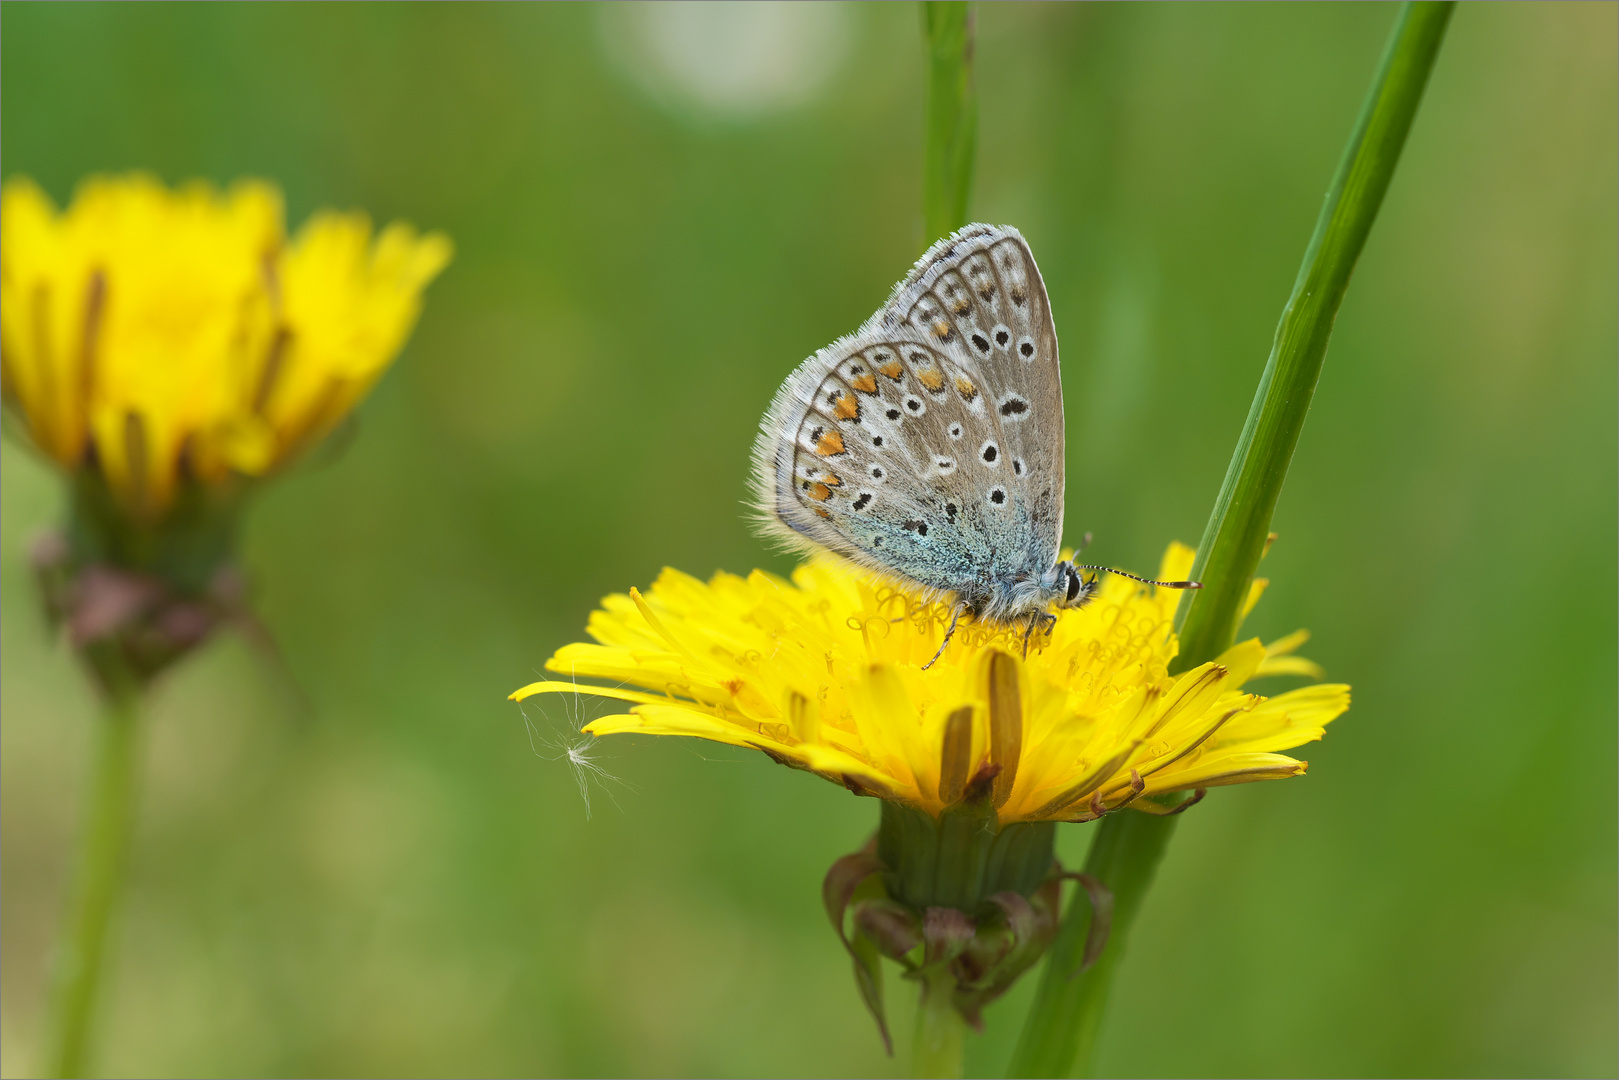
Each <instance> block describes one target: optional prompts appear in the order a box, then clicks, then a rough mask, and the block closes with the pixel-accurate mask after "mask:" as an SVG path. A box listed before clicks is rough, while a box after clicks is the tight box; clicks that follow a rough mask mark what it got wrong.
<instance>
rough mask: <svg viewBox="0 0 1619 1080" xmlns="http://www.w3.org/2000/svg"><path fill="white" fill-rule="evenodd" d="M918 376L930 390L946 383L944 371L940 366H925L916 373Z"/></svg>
mask: <svg viewBox="0 0 1619 1080" xmlns="http://www.w3.org/2000/svg"><path fill="white" fill-rule="evenodd" d="M916 378H917V380H918V381H919V382H920V383H921V384H922V385H923V386H925V387H927V388H928V389H929V390H938V389H939V388H940V387H942V386H943V385H944V372H942V371H940V370H939V369H938V368H923V369H922V370H921V371H918V372H917V373H916Z"/></svg>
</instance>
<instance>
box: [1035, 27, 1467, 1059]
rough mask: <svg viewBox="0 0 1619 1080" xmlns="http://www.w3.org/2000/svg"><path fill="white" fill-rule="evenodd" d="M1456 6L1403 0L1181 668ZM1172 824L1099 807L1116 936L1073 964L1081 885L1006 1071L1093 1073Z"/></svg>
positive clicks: (1257, 402) (1226, 627)
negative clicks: (1119, 975)
mask: <svg viewBox="0 0 1619 1080" xmlns="http://www.w3.org/2000/svg"><path fill="white" fill-rule="evenodd" d="M1452 7H1453V5H1452V3H1450V2H1448V0H1445V2H1420V3H1407V4H1405V5H1404V6H1403V7H1402V8H1401V9H1400V12H1399V15H1398V17H1397V19H1396V21H1395V26H1394V31H1393V34H1392V35H1391V36H1390V39H1389V43H1388V46H1387V48H1386V49H1385V50H1384V53H1383V58H1382V62H1381V63H1380V65H1379V66H1378V70H1377V75H1376V77H1375V79H1374V80H1373V82H1372V87H1371V90H1370V92H1369V93H1368V94H1367V97H1366V101H1365V104H1364V105H1363V106H1362V108H1361V113H1360V118H1359V120H1358V121H1357V122H1356V124H1355V129H1354V133H1353V134H1352V135H1351V136H1350V139H1349V145H1348V147H1347V148H1346V149H1345V151H1344V155H1343V159H1342V160H1341V161H1340V163H1339V165H1338V171H1337V174H1336V176H1334V178H1333V181H1332V186H1331V187H1330V188H1329V189H1328V191H1327V197H1326V202H1325V204H1324V205H1323V206H1322V209H1321V216H1320V217H1319V218H1318V219H1317V221H1316V227H1315V233H1314V235H1313V236H1312V237H1311V238H1310V246H1309V248H1308V249H1307V250H1306V251H1305V254H1304V263H1303V265H1302V266H1301V267H1300V269H1299V275H1298V279H1297V281H1296V282H1295V283H1294V286H1293V295H1292V296H1291V297H1290V298H1289V299H1288V302H1287V306H1286V307H1285V308H1284V309H1283V310H1282V318H1281V322H1280V324H1279V325H1278V326H1277V328H1276V337H1275V340H1274V342H1273V343H1272V346H1271V352H1270V357H1269V359H1268V360H1267V361H1266V363H1265V371H1264V374H1263V375H1261V376H1260V380H1259V389H1258V391H1257V392H1256V393H1255V395H1254V402H1253V406H1252V408H1251V409H1250V411H1249V414H1248V420H1247V423H1246V424H1244V426H1243V429H1242V435H1241V437H1240V438H1239V439H1238V440H1237V448H1236V452H1235V453H1234V454H1233V455H1232V458H1231V465H1230V467H1229V468H1228V470H1227V471H1226V476H1225V481H1224V483H1223V484H1222V485H1221V487H1220V494H1219V497H1218V498H1217V499H1216V500H1215V504H1214V512H1213V514H1212V515H1211V516H1210V518H1209V524H1208V527H1207V529H1206V530H1205V531H1204V534H1203V540H1202V543H1201V544H1199V546H1198V552H1197V561H1196V562H1195V564H1194V566H1193V571H1192V576H1193V577H1194V578H1196V579H1198V580H1200V581H1202V582H1203V585H1204V587H1203V589H1202V590H1201V591H1199V592H1196V593H1192V594H1190V595H1189V596H1187V597H1186V598H1185V599H1183V600H1182V603H1181V609H1180V618H1179V628H1180V634H1181V648H1180V654H1179V656H1178V657H1177V663H1176V670H1186V669H1187V668H1191V667H1195V666H1196V665H1198V664H1202V663H1204V662H1206V661H1208V660H1212V659H1214V658H1215V657H1216V656H1218V655H1219V654H1220V653H1221V652H1223V651H1224V650H1225V649H1226V648H1227V647H1229V646H1230V645H1231V644H1232V643H1233V641H1235V639H1236V633H1237V625H1238V622H1239V621H1240V618H1241V609H1242V601H1243V598H1244V597H1245V596H1246V595H1247V592H1248V585H1249V582H1250V581H1252V579H1253V576H1254V571H1255V570H1256V569H1257V568H1258V566H1259V558H1260V556H1261V554H1263V552H1264V547H1265V538H1266V536H1267V535H1268V533H1269V531H1270V522H1271V514H1272V511H1274V510H1275V507H1276V500H1277V497H1278V496H1279V495H1280V494H1281V490H1282V482H1283V480H1284V479H1285V478H1286V476H1287V467H1288V464H1289V463H1290V462H1291V461H1292V458H1293V451H1294V449H1295V448H1296V447H1297V446H1298V441H1299V433H1300V431H1302V430H1303V427H1304V418H1305V416H1306V415H1307V414H1308V412H1309V410H1310V401H1311V399H1312V398H1313V397H1314V396H1315V387H1316V382H1317V380H1318V379H1319V378H1320V375H1321V364H1322V361H1323V359H1325V357H1326V353H1327V341H1328V339H1329V338H1330V336H1331V334H1332V326H1333V322H1334V320H1335V319H1336V318H1337V315H1338V307H1339V305H1340V304H1341V303H1342V301H1343V297H1344V291H1345V289H1347V288H1348V285H1349V278H1350V275H1351V274H1352V273H1353V271H1354V269H1355V261H1356V260H1357V259H1358V258H1359V257H1360V252H1361V249H1362V248H1363V247H1364V246H1365V244H1366V237H1367V235H1368V234H1369V233H1370V232H1371V228H1372V223H1373V222H1374V221H1375V220H1376V218H1377V211H1378V208H1379V207H1380V206H1381V205H1382V202H1383V195H1384V193H1385V192H1387V191H1388V185H1389V181H1390V179H1391V178H1392V177H1393V175H1394V168H1395V165H1396V164H1397V163H1398V162H1399V158H1400V151H1401V149H1402V148H1403V147H1404V145H1405V139H1406V135H1407V134H1408V133H1409V132H1410V130H1411V122H1412V120H1413V118H1414V117H1415V116H1416V111H1417V106H1418V104H1419V103H1420V102H1421V100H1422V92H1423V88H1424V87H1425V86H1426V85H1427V82H1428V75H1429V73H1430V72H1431V71H1432V70H1433V64H1434V60H1435V58H1436V57H1437V56H1438V53H1439V46H1440V42H1441V41H1442V40H1443V38H1444V33H1445V27H1446V25H1447V24H1448V23H1449V21H1450V16H1451V12H1452ZM1178 821H1179V818H1175V817H1150V816H1147V815H1145V814H1136V813H1130V814H1117V815H1113V816H1110V817H1107V818H1104V819H1103V820H1102V822H1101V824H1100V825H1099V826H1098V829H1099V832H1098V833H1097V836H1096V839H1095V842H1094V843H1093V845H1092V847H1091V853H1090V856H1089V857H1088V858H1087V860H1086V863H1085V872H1086V873H1088V874H1091V875H1093V876H1095V877H1097V878H1099V879H1100V880H1101V881H1102V882H1103V883H1104V884H1105V885H1106V886H1107V887H1108V888H1109V889H1110V890H1112V892H1113V895H1114V910H1113V926H1112V934H1111V936H1110V938H1109V941H1108V944H1107V947H1106V949H1105V950H1104V951H1103V953H1102V956H1101V958H1100V959H1099V960H1098V961H1097V963H1096V964H1095V965H1094V966H1092V967H1090V968H1089V969H1087V970H1086V971H1084V972H1082V973H1080V974H1078V975H1072V974H1071V973H1072V972H1073V971H1074V970H1075V968H1076V967H1077V966H1078V965H1077V958H1078V956H1079V953H1080V950H1081V949H1082V948H1083V946H1084V941H1085V932H1086V930H1087V929H1088V927H1089V924H1090V905H1089V903H1088V901H1087V900H1086V899H1085V898H1084V893H1083V892H1081V891H1079V890H1076V892H1075V897H1074V899H1073V900H1072V901H1071V902H1070V904H1069V908H1068V914H1067V917H1066V918H1065V920H1064V922H1063V926H1062V928H1061V930H1060V931H1059V935H1058V939H1057V941H1056V942H1055V943H1054V944H1053V947H1052V949H1051V951H1050V953H1049V954H1048V959H1047V962H1046V964H1045V968H1044V970H1043V971H1042V973H1041V980H1040V986H1039V988H1038V990H1037V991H1036V996H1035V1001H1034V1005H1033V1007H1032V1008H1031V1009H1030V1011H1029V1016H1028V1018H1027V1020H1026V1021H1025V1023H1024V1028H1023V1032H1022V1035H1021V1037H1020V1038H1019V1040H1018V1045H1017V1048H1016V1050H1015V1051H1014V1052H1013V1055H1012V1062H1011V1065H1010V1066H1009V1068H1008V1075H1009V1076H1067V1075H1070V1069H1075V1068H1077V1069H1078V1071H1079V1073H1080V1074H1081V1075H1083V1074H1085V1073H1088V1072H1089V1070H1090V1067H1091V1060H1092V1053H1093V1051H1094V1049H1095V1046H1096V1038H1097V1035H1098V1033H1099V1031H1100V1030H1101V1022H1102V1016H1103V1013H1104V1010H1105V1009H1106V1006H1107V998H1108V992H1109V989H1110V988H1111V986H1112V981H1113V974H1114V972H1115V970H1116V969H1117V965H1118V962H1119V959H1120V958H1121V957H1122V955H1123V952H1124V948H1125V945H1126V943H1127V940H1128V937H1129V932H1130V926H1131V923H1132V922H1133V921H1134V918H1135V915H1136V913H1137V912H1138V911H1139V910H1140V908H1141V904H1142V901H1143V900H1144V898H1145V896H1146V893H1147V890H1148V889H1149V888H1150V886H1151V884H1152V879H1153V875H1154V873H1155V872H1156V870H1157V865H1158V861H1159V860H1160V858H1162V856H1163V853H1164V851H1165V849H1166V848H1167V846H1168V844H1169V838H1170V836H1171V834H1172V833H1173V832H1174V829H1175V825H1176V823H1177V822H1178Z"/></svg>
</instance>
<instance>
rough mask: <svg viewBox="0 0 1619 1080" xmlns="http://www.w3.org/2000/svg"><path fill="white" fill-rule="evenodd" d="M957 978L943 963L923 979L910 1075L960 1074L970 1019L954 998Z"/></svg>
mask: <svg viewBox="0 0 1619 1080" xmlns="http://www.w3.org/2000/svg"><path fill="white" fill-rule="evenodd" d="M955 990H956V980H955V976H953V975H951V974H950V972H949V970H948V969H946V968H943V967H942V966H941V970H939V971H935V972H933V973H932V974H930V975H928V976H927V977H926V978H924V979H923V980H922V1000H921V1002H920V1003H919V1004H918V1005H917V1008H916V1039H915V1042H914V1043H913V1044H912V1046H911V1075H912V1076H929V1077H957V1076H960V1075H961V1073H962V1060H963V1057H964V1055H965V1054H966V1051H967V1022H966V1021H965V1020H963V1019H962V1018H961V1013H959V1012H957V1011H956V1006H955V1004H954V1002H953V1001H952V1000H951V999H952V997H953V996H954V995H955Z"/></svg>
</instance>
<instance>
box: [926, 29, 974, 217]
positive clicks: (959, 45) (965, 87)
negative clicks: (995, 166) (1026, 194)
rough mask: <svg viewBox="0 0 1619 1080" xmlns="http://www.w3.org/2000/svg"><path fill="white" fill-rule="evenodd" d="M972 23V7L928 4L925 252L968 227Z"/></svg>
mask: <svg viewBox="0 0 1619 1080" xmlns="http://www.w3.org/2000/svg"><path fill="white" fill-rule="evenodd" d="M973 22H974V17H973V10H972V5H971V4H969V3H966V2H965V0H923V4H922V38H923V41H924V43H925V44H926V45H927V64H928V101H927V150H926V153H927V159H926V162H925V165H924V167H923V171H922V176H923V193H922V212H923V222H924V227H925V228H926V229H927V236H926V237H925V238H924V239H923V241H922V246H923V247H924V248H926V247H927V246H928V245H929V244H931V243H933V241H935V240H937V239H939V238H940V237H942V236H949V235H950V234H951V233H953V232H955V231H956V230H957V229H959V228H961V227H962V226H963V225H965V224H967V205H968V202H969V201H970V200H971V198H972V193H973V164H974V161H975V158H976V154H977V150H978V92H977V90H976V88H975V87H974V85H973V37H974V28H973Z"/></svg>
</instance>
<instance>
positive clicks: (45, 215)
mask: <svg viewBox="0 0 1619 1080" xmlns="http://www.w3.org/2000/svg"><path fill="white" fill-rule="evenodd" d="M450 253H451V248H450V242H449V240H448V239H447V238H445V237H444V236H442V235H440V234H438V233H430V234H428V235H426V236H418V235H417V233H416V231H415V230H414V229H413V228H411V227H410V226H409V225H406V224H403V223H398V222H396V223H394V224H391V225H389V226H388V227H386V228H385V229H383V230H382V232H381V234H380V235H378V236H377V237H376V238H375V239H374V240H373V238H372V235H371V223H370V221H369V219H368V218H367V217H366V216H365V215H364V214H360V213H334V212H330V211H322V212H320V213H317V214H315V215H314V216H313V217H312V218H310V219H309V221H308V222H306V223H305V225H304V226H303V228H302V229H301V230H299V232H298V234H297V235H296V236H295V237H293V238H292V239H291V241H290V242H289V241H288V239H287V237H286V233H285V228H284V225H283V220H282V204H281V193H280V191H279V190H278V189H277V188H276V187H275V186H274V185H272V184H269V183H266V182H264V181H258V180H243V181H239V182H237V183H236V184H233V185H232V186H231V187H230V188H229V190H227V191H225V192H220V191H218V190H216V189H215V188H213V187H211V186H210V185H208V184H206V183H202V182H194V183H189V184H185V185H182V186H181V187H179V188H177V189H174V190H171V189H169V188H166V187H165V186H164V185H163V184H162V183H160V182H159V181H157V180H156V179H154V178H152V177H149V176H144V175H140V174H135V175H130V176H121V177H93V178H91V179H89V180H86V181H85V182H84V183H83V184H82V185H80V187H79V189H78V191H77V193H76V194H75V197H74V200H73V203H72V205H71V206H70V207H69V208H68V209H67V210H66V211H65V212H58V211H57V209H56V208H55V207H54V206H53V205H52V204H51V201H50V199H49V198H48V197H47V196H46V195H45V194H44V193H43V192H42V191H41V190H40V189H39V187H38V186H37V185H35V184H34V183H33V182H31V181H29V180H26V179H19V180H15V181H12V182H10V183H8V184H6V186H5V189H4V191H3V193H0V356H3V364H0V372H3V377H4V384H3V385H4V397H5V402H6V404H7V406H8V407H9V408H10V409H12V410H14V412H15V413H16V414H17V415H18V416H19V418H20V419H21V421H22V424H23V426H24V428H25V430H26V431H27V433H28V435H29V437H30V438H31V439H32V440H33V442H34V443H35V444H36V445H37V446H38V447H39V448H40V449H41V450H42V451H43V452H45V453H47V454H49V455H50V456H51V457H53V458H55V459H56V460H57V461H59V462H61V463H62V464H63V465H64V466H66V467H67V468H68V469H70V470H77V469H81V468H95V469H97V470H99V472H100V473H101V474H102V475H103V476H104V478H105V480H106V483H107V485H108V487H109V488H110V490H111V491H112V493H113V495H114V497H115V498H116V499H117V500H118V502H119V504H120V505H121V506H122V507H123V508H124V510H125V512H127V513H129V514H130V515H132V516H134V517H136V518H140V519H152V518H156V517H159V516H161V515H162V514H163V512H164V511H165V510H167V509H168V508H169V507H170V506H171V505H172V504H173V502H174V500H175V496H176V492H177V489H178V487H179V485H180V484H181V483H182V481H184V480H187V479H189V480H194V481H196V482H198V483H201V484H204V485H217V484H220V483H221V482H223V481H225V480H227V479H228V478H230V477H231V476H233V475H236V474H243V475H248V476H257V475H262V474H264V473H266V472H268V471H270V470H271V469H273V468H274V467H275V466H276V465H278V464H280V463H281V462H284V461H286V460H287V459H288V458H289V457H290V456H292V455H294V454H296V453H297V452H298V451H300V450H302V449H304V448H306V447H308V446H310V445H311V444H312V443H313V442H315V441H316V440H318V439H319V438H320V437H321V436H322V435H324V434H325V433H326V432H328V431H329V430H330V429H331V427H332V426H333V425H334V424H335V423H336V422H337V421H339V420H341V419H342V418H343V417H344V416H345V415H346V414H347V413H348V412H349V410H350V409H352V408H353V407H354V405H355V403H356V402H357V401H358V400H359V399H360V397H361V396H362V395H364V394H365V392H366V391H367V390H368V389H370V387H371V385H372V384H373V383H374V382H375V381H376V379H377V377H378V376H379V375H381V373H382V372H383V371H384V370H385V369H386V368H387V366H388V364H389V363H390V362H392V360H393V358H394V357H395V355H397V354H398V352H399V350H400V348H401V346H402V345H403V344H404V342H405V339H406V337H407V336H408V335H409V333H410V331H411V328H412V327H413V325H414V324H415V321H416V317H417V314H418V311H419V310H420V306H421V294H422V290H423V288H424V287H425V286H426V285H427V283H428V282H430V281H431V280H432V279H433V277H434V276H435V275H437V274H438V272H439V271H440V270H442V269H443V268H444V266H445V264H446V263H448V261H449V259H450Z"/></svg>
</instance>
